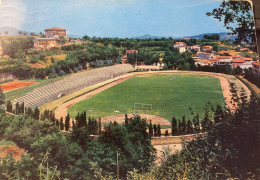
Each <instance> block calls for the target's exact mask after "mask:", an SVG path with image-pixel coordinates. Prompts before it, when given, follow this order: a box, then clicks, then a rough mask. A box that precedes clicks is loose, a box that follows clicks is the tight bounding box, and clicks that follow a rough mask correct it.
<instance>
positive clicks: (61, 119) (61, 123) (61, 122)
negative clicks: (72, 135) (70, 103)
mask: <svg viewBox="0 0 260 180" xmlns="http://www.w3.org/2000/svg"><path fill="white" fill-rule="evenodd" d="M60 130H64V124H63V117H61V118H60Z"/></svg>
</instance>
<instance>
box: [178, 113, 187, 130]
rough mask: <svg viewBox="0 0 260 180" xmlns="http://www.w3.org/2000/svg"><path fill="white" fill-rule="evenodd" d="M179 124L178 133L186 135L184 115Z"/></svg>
mask: <svg viewBox="0 0 260 180" xmlns="http://www.w3.org/2000/svg"><path fill="white" fill-rule="evenodd" d="M179 124H180V127H179V128H180V133H181V134H185V133H186V120H185V115H183V116H182V121H181V122H180V123H179Z"/></svg>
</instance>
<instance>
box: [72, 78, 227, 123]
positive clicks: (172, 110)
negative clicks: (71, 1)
mask: <svg viewBox="0 0 260 180" xmlns="http://www.w3.org/2000/svg"><path fill="white" fill-rule="evenodd" d="M208 101H210V102H211V103H212V104H213V106H216V105H217V104H219V105H221V106H223V107H224V104H225V103H224V97H223V94H222V90H221V85H220V82H219V79H217V78H214V77H209V76H200V75H189V74H153V75H148V76H138V77H133V78H130V79H128V80H126V81H124V82H122V83H120V84H118V85H115V86H113V87H111V88H109V89H107V90H105V91H103V92H101V93H99V94H97V95H94V96H92V97H90V98H88V99H85V100H83V101H81V102H79V103H77V104H75V105H73V106H71V107H70V108H69V110H68V113H69V114H70V115H71V117H74V118H75V116H76V115H77V113H78V112H83V111H86V112H87V116H90V117H94V118H99V117H103V116H107V115H112V114H120V113H146V114H153V115H158V116H162V117H164V118H166V119H168V120H170V119H172V117H173V116H175V117H177V118H178V119H180V118H181V117H182V116H183V115H185V116H186V117H187V118H188V117H190V114H191V113H190V108H192V110H193V112H194V113H199V115H200V117H202V116H203V114H204V107H205V103H207V102H208ZM135 103H141V104H152V110H134V104H135ZM136 108H139V107H138V105H137V106H136ZM146 108H148V109H149V106H148V107H146Z"/></svg>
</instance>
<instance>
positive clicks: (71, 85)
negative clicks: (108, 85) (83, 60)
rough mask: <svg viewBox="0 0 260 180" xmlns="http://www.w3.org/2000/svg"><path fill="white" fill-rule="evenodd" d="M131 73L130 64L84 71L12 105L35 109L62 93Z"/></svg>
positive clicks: (26, 95)
mask: <svg viewBox="0 0 260 180" xmlns="http://www.w3.org/2000/svg"><path fill="white" fill-rule="evenodd" d="M131 71H134V68H133V66H132V65H130V64H120V65H115V66H109V67H102V68H96V69H93V70H89V71H83V72H80V73H76V74H73V75H71V76H68V77H66V78H64V79H61V80H59V81H55V82H52V83H50V84H47V85H45V86H42V87H39V88H37V89H34V90H33V91H31V92H29V93H27V94H25V95H24V96H21V97H19V98H17V99H14V100H13V101H12V104H13V106H15V104H16V102H19V103H21V102H24V104H25V107H32V108H34V107H35V106H36V105H39V104H40V105H41V104H44V103H46V101H47V100H49V99H51V98H55V97H56V98H57V96H58V95H59V94H61V93H63V94H67V93H71V92H74V91H77V90H79V89H82V88H85V87H87V86H90V85H93V84H96V83H98V82H102V81H104V80H108V79H111V78H114V77H117V76H121V75H123V74H125V73H127V72H131Z"/></svg>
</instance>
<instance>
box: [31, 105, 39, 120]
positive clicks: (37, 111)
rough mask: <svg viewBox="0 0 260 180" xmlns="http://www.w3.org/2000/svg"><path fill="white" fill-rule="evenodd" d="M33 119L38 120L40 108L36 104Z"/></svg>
mask: <svg viewBox="0 0 260 180" xmlns="http://www.w3.org/2000/svg"><path fill="white" fill-rule="evenodd" d="M33 117H34V119H36V120H39V118H40V110H39V109H38V107H37V106H36V108H35V109H34V114H33Z"/></svg>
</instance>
